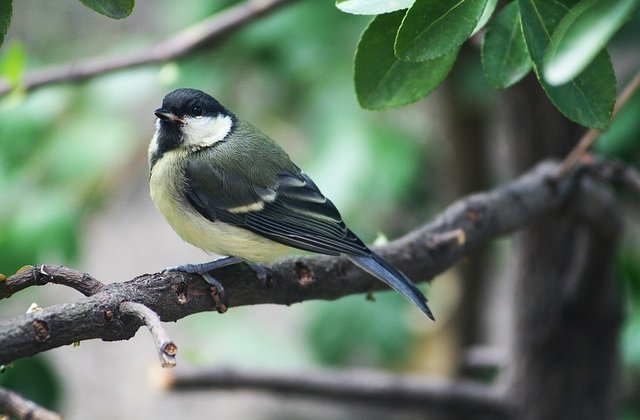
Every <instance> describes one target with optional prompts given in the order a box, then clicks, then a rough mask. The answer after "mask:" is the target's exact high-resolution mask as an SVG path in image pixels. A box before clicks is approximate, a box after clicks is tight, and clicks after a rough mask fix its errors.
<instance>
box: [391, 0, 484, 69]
mask: <svg viewBox="0 0 640 420" xmlns="http://www.w3.org/2000/svg"><path fill="white" fill-rule="evenodd" d="M486 4H487V0H416V2H415V3H414V4H413V6H412V7H411V8H410V9H409V10H408V11H407V14H406V16H405V18H404V20H403V21H402V25H401V26H400V30H399V31H398V36H397V38H396V44H395V53H396V55H397V56H398V57H399V58H401V59H402V60H408V61H423V60H430V59H433V58H437V57H440V56H442V55H444V54H446V53H449V52H451V51H453V50H455V49H456V48H457V47H459V46H460V45H462V43H463V42H464V41H465V40H466V39H467V38H468V37H469V36H470V35H471V32H472V31H473V30H474V29H475V27H476V26H477V25H478V22H479V21H480V16H481V15H482V12H483V11H484V10H485V6H486Z"/></svg>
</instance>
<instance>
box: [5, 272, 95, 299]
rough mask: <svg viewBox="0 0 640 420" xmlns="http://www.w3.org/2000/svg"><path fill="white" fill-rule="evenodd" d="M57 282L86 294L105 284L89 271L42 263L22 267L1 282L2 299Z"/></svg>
mask: <svg viewBox="0 0 640 420" xmlns="http://www.w3.org/2000/svg"><path fill="white" fill-rule="evenodd" d="M47 283H56V284H61V285H63V286H67V287H71V288H72V289H75V290H77V291H79V292H80V293H82V294H83V295H85V296H91V295H94V294H96V293H98V292H99V291H100V289H102V287H104V284H102V283H101V282H99V281H98V280H96V279H94V278H93V277H91V276H90V275H89V274H87V273H82V272H80V271H76V270H72V269H70V268H67V267H63V266H61V265H49V264H42V265H36V266H25V267H22V268H21V269H20V270H18V272H17V273H16V274H14V275H13V276H11V277H9V278H7V279H5V280H4V281H1V282H0V299H5V298H8V297H10V296H11V295H13V294H14V293H17V292H19V291H20V290H23V289H26V288H27V287H31V286H44V285H45V284H47Z"/></svg>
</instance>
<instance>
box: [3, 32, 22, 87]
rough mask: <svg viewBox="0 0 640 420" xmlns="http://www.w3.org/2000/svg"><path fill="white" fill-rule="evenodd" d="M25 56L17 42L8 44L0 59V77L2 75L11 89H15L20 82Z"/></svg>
mask: <svg viewBox="0 0 640 420" xmlns="http://www.w3.org/2000/svg"><path fill="white" fill-rule="evenodd" d="M26 62H27V54H26V52H25V51H24V47H23V46H22V44H21V43H19V42H10V43H9V45H8V47H7V48H6V49H5V51H4V53H3V54H2V58H1V59H0V75H2V76H3V77H4V78H5V79H6V80H7V81H8V82H9V84H10V85H11V86H12V87H17V86H19V85H20V82H21V81H22V75H23V73H24V69H25V67H26Z"/></svg>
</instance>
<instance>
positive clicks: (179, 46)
mask: <svg viewBox="0 0 640 420" xmlns="http://www.w3.org/2000/svg"><path fill="white" fill-rule="evenodd" d="M292 1H294V0H249V1H247V2H245V3H242V4H238V5H236V6H233V7H229V8H228V9H225V10H224V11H222V12H220V13H217V14H216V15H214V16H212V17H210V18H208V19H206V20H204V21H202V22H200V23H198V24H196V25H194V26H191V27H189V28H187V29H185V30H183V31H181V32H179V33H177V34H175V35H173V36H171V37H170V38H167V39H166V40H164V41H161V42H159V43H157V44H156V45H154V46H151V47H145V48H143V49H141V50H139V51H134V52H131V53H126V54H119V55H117V56H115V55H114V56H111V57H95V58H89V59H85V60H82V61H77V62H75V63H71V64H62V65H58V66H54V67H50V68H44V69H41V70H35V71H33V72H29V73H27V74H26V75H25V77H24V79H23V80H22V82H21V84H20V86H19V87H20V89H21V90H22V91H30V90H33V89H36V88H39V87H42V86H45V85H50V84H54V83H62V82H72V81H80V80H86V79H89V78H91V77H95V76H98V75H101V74H105V73H109V72H113V71H116V70H124V69H130V68H133V67H138V66H143V65H148V64H157V63H164V62H167V61H171V60H175V59H178V58H181V57H184V56H186V55H188V54H190V53H193V52H194V51H196V50H198V49H200V48H203V47H208V46H210V45H211V44H213V43H215V42H218V41H220V40H221V39H223V38H224V37H225V36H227V35H229V34H231V33H233V32H234V31H236V30H238V29H240V28H241V27H243V26H244V25H246V24H247V23H250V22H252V21H254V20H256V19H258V18H259V17H261V16H264V15H266V14H268V13H269V12H272V11H274V10H276V9H278V8H279V7H282V6H284V5H286V4H288V3H291V2H292ZM12 88H13V87H12V85H11V84H10V83H9V82H8V81H7V80H1V79H0V96H2V95H6V94H8V93H9V92H11V90H12Z"/></svg>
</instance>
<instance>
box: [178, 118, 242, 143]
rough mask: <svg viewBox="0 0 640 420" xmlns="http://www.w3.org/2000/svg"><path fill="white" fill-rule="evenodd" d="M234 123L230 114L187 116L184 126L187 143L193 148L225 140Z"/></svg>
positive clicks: (183, 130)
mask: <svg viewBox="0 0 640 420" xmlns="http://www.w3.org/2000/svg"><path fill="white" fill-rule="evenodd" d="M232 125H233V121H232V120H231V117H230V116H228V115H218V116H216V117H196V118H189V117H187V118H185V124H184V125H183V126H182V132H183V134H184V142H185V145H186V146H188V147H193V148H201V147H208V146H211V145H213V144H215V143H217V142H219V141H221V140H223V139H224V138H225V137H226V136H227V134H229V132H230V131H231V127H232Z"/></svg>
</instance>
